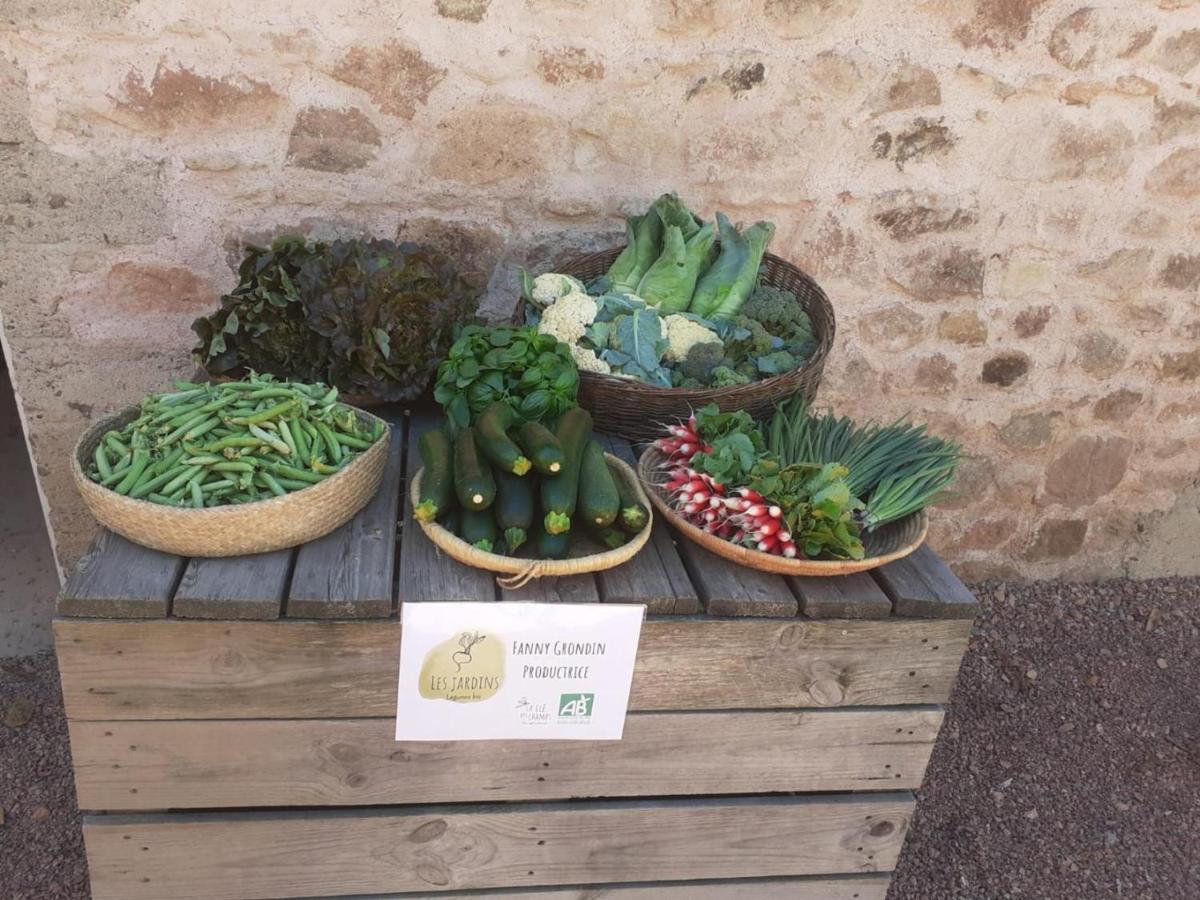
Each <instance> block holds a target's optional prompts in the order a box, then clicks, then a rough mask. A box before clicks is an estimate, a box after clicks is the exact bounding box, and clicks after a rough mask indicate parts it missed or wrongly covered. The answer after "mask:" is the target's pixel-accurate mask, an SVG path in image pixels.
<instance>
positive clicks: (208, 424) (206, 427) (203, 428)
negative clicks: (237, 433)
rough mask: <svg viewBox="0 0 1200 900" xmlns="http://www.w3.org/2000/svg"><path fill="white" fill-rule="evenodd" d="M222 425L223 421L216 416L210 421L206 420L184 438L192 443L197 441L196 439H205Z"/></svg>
mask: <svg viewBox="0 0 1200 900" xmlns="http://www.w3.org/2000/svg"><path fill="white" fill-rule="evenodd" d="M220 424H221V420H220V419H219V418H217V417H216V416H213V417H212V418H209V419H205V420H204V421H203V422H201V423H200V424H199V425H197V426H196V427H195V428H192V429H189V430H188V433H187V434H185V435H184V438H185V439H187V440H190V441H194V440H196V438H198V437H203V436H204V435H206V434H208V433H209V432H210V431H212V430H213V429H214V428H216V427H217V426H218V425H220Z"/></svg>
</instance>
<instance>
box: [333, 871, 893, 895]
mask: <svg viewBox="0 0 1200 900" xmlns="http://www.w3.org/2000/svg"><path fill="white" fill-rule="evenodd" d="M891 880H892V879H891V875H890V874H886V873H874V874H866V875H830V876H821V875H808V876H805V875H802V876H800V877H798V878H787V877H776V878H737V879H721V880H719V881H713V880H711V879H706V880H703V881H684V882H679V881H675V882H665V881H660V882H657V883H653V884H652V883H648V882H643V883H641V884H584V885H574V886H572V887H556V888H529V889H524V888H500V889H499V890H497V889H492V890H488V891H439V892H438V893H436V894H425V893H419V894H407V893H406V894H370V895H363V894H359V895H357V896H355V897H347V898H342V900H454V898H456V897H499V898H501V900H600V898H602V897H603V898H605V900H608V898H626V900H884V898H885V897H886V896H887V889H888V883H889V882H890V881H891ZM317 900H332V898H330V897H322V898H317Z"/></svg>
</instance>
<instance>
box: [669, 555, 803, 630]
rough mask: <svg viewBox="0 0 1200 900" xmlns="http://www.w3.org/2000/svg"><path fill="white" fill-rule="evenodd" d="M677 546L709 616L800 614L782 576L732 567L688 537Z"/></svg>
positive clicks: (797, 604) (784, 615)
mask: <svg viewBox="0 0 1200 900" xmlns="http://www.w3.org/2000/svg"><path fill="white" fill-rule="evenodd" d="M677 546H678V547H679V555H680V556H682V557H683V561H684V565H686V566H687V570H688V574H689V575H690V576H691V579H692V584H694V585H695V586H696V590H697V591H698V592H699V594H700V600H701V602H702V603H703V604H704V609H705V611H706V612H707V613H708V614H709V615H710V616H772V617H780V616H781V617H787V616H794V615H796V613H797V612H798V611H799V609H800V604H799V603H798V602H797V601H796V596H795V594H793V593H792V591H791V588H789V587H788V585H787V582H786V581H784V579H783V577H782V576H780V575H771V574H769V573H767V572H760V571H758V570H757V569H749V568H746V567H745V566H735V565H733V564H732V563H730V562H727V561H726V560H724V559H722V558H721V557H719V556H717V555H716V554H715V553H710V552H709V551H708V550H705V549H704V548H703V547H701V546H700V545H699V544H696V543H693V542H692V541H689V540H688V539H687V538H680V540H679V543H678V545H677Z"/></svg>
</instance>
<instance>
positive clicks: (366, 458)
mask: <svg viewBox="0 0 1200 900" xmlns="http://www.w3.org/2000/svg"><path fill="white" fill-rule="evenodd" d="M139 412H140V410H139V409H138V407H136V406H134V407H130V408H128V409H125V410H122V411H121V412H119V413H117V414H115V415H112V416H109V417H108V418H106V419H103V420H101V421H99V422H97V423H96V424H95V425H93V426H92V427H91V428H89V429H88V430H87V431H85V432H84V433H83V435H82V436H81V437H80V438H79V443H78V444H76V445H75V453H74V456H73V457H72V459H71V472H72V474H73V475H74V478H75V485H76V487H78V489H79V493H80V495H82V497H83V502H84V503H85V504H86V505H87V508H88V509H89V510H90V511H91V513H92V515H93V516H95V517H96V521H97V522H99V523H100V524H101V525H103V526H104V527H105V528H108V529H110V530H112V531H115V532H116V533H117V534H120V535H122V536H124V537H127V538H129V540H131V541H133V542H134V543H136V544H142V545H143V546H146V547H152V548H154V549H155V550H162V551H163V552H165V553H174V554H177V555H179V556H242V555H245V554H247V553H266V552H267V551H269V550H280V549H282V548H284V547H295V546H296V545H298V544H303V543H305V542H306V541H311V540H314V539H316V538H319V537H321V536H322V535H325V534H328V533H329V532H331V531H333V530H334V529H335V528H337V527H338V526H340V525H342V524H344V523H345V522H347V521H348V520H349V519H350V518H351V517H352V516H353V515H354V514H355V513H357V512H358V511H359V510H360V509H362V508H363V507H364V506H366V504H367V501H369V500H370V499H371V497H373V496H374V495H375V492H376V491H377V490H379V483H380V481H381V480H382V478H383V470H384V468H385V467H386V466H387V460H388V442H389V441H390V440H391V435H390V429H389V428H387V424H386V423H384V431H383V437H381V438H380V439H379V440H378V441H376V442H375V443H374V444H373V445H372V446H371V448H370V449H368V450H365V451H363V453H362V454H361V455H360V456H358V457H357V458H356V459H355V460H354V461H353V462H351V463H350V464H349V465H347V466H346V467H345V468H344V469H342V470H341V471H340V472H336V473H335V474H333V475H330V476H329V477H328V478H326V479H325V480H324V481H321V482H318V483H317V484H314V485H313V486H312V487H307V488H304V489H303V490H299V491H296V492H295V493H291V494H287V495H286V496H283V497H272V498H270V499H269V500H259V501H257V502H254V503H241V504H236V505H231V506H213V507H208V508H205V509H185V508H181V507H174V506H163V505H161V504H158V503H151V502H150V501H148V500H132V499H130V498H129V497H124V496H122V495H120V494H118V493H116V492H115V491H112V490H109V489H108V488H106V487H102V486H101V485H99V484H96V482H94V481H92V480H91V479H90V478H88V477H87V475H86V474H84V470H85V468H86V467H87V466H88V464H89V463H90V461H91V459H92V454H93V453H94V452H95V450H96V445H97V444H98V443H99V442H100V440H101V438H102V437H103V436H104V434H105V432H107V431H109V430H111V429H119V428H121V427H122V426H123V425H125V424H126V423H128V422H130V421H132V420H133V419H135V418H136V417H137V415H138V413H139ZM354 413H355V415H357V416H358V418H359V420H360V421H361V422H364V423H365V424H367V425H368V426H370V427H373V426H374V423H375V422H376V417H375V416H372V415H371V414H370V413H365V412H363V411H362V410H357V409H356V410H354Z"/></svg>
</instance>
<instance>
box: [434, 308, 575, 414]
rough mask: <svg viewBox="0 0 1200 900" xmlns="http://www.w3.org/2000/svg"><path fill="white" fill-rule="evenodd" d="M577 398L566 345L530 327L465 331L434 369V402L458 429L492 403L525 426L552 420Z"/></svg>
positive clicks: (573, 366) (573, 374)
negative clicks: (510, 410)
mask: <svg viewBox="0 0 1200 900" xmlns="http://www.w3.org/2000/svg"><path fill="white" fill-rule="evenodd" d="M578 393H579V371H578V369H576V367H575V360H574V359H572V358H571V350H570V348H569V347H567V345H566V344H564V343H561V342H560V341H557V340H555V339H554V338H553V337H551V336H550V335H546V334H538V331H537V329H536V328H533V327H525V328H516V327H511V326H500V327H495V328H488V327H484V326H481V325H468V326H466V327H465V328H463V329H462V331H461V332H460V336H459V338H458V340H456V341H455V342H454V344H453V345H452V346H451V347H450V352H449V354H448V355H447V356H446V359H445V360H444V361H443V362H442V364H441V365H440V366H438V371H437V385H436V387H435V388H434V391H433V397H434V399H435V400H437V402H438V403H440V404H441V406H442V408H443V409H444V410H445V411H446V417H447V418H448V419H449V420H450V422H451V424H452V425H453V426H454V428H456V429H458V428H465V427H466V426H467V425H470V424H471V421H472V420H473V419H474V418H475V417H476V416H477V415H479V414H480V413H481V412H483V411H484V410H485V409H487V407H488V406H490V405H491V404H492V403H494V402H496V401H497V400H503V401H504V402H505V403H507V404H508V405H509V406H511V407H512V408H513V409H515V410H516V411H517V413H518V414H519V415H520V416H521V418H522V419H524V420H526V421H538V422H540V421H543V420H553V419H557V418H558V417H559V416H561V415H562V414H563V413H564V412H566V411H567V410H568V409H571V408H572V407H573V406H575V405H576V403H575V397H576V395H577V394H578Z"/></svg>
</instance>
